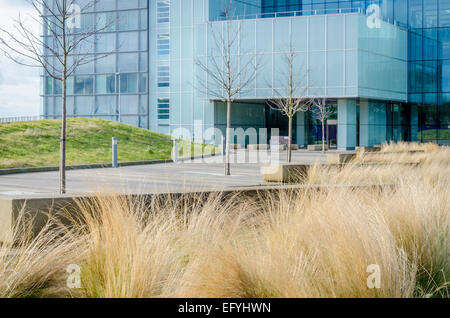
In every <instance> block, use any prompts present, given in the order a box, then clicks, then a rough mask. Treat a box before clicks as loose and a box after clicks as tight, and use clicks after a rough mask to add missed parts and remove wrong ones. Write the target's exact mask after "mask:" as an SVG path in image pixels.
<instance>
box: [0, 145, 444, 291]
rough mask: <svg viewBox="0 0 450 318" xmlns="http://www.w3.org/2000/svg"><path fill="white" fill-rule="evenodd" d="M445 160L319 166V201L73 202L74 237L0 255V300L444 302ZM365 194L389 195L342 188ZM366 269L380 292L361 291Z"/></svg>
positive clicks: (64, 232) (309, 197) (48, 237)
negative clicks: (71, 279)
mask: <svg viewBox="0 0 450 318" xmlns="http://www.w3.org/2000/svg"><path fill="white" fill-rule="evenodd" d="M448 155H449V152H448V150H445V149H439V150H432V151H431V152H426V153H425V156H426V157H425V158H424V160H423V161H422V163H421V164H420V165H417V166H405V165H400V164H396V163H393V164H383V165H368V166H358V167H357V166H356V164H351V165H348V166H347V167H345V168H344V169H341V170H333V169H323V168H320V166H315V167H313V168H312V169H311V171H310V172H309V176H308V179H309V181H310V183H315V184H318V183H322V184H325V183H326V184H332V185H333V184H334V185H336V186H335V187H329V188H322V189H321V190H317V189H312V188H311V189H309V190H295V191H280V192H278V193H269V194H268V193H267V192H264V193H260V194H259V195H258V196H256V197H251V198H250V197H245V198H243V197H237V196H233V197H225V196H220V195H210V196H206V195H203V196H194V197H192V196H182V197H175V196H166V197H164V198H161V197H159V198H158V197H155V198H153V199H148V198H146V199H145V198H143V197H133V198H130V197H123V196H108V197H106V196H100V195H99V196H97V198H96V199H94V200H91V201H80V202H78V205H79V209H80V211H81V213H80V215H78V216H74V217H73V221H72V223H71V226H70V227H63V226H57V224H56V225H55V224H54V223H55V222H53V223H52V221H49V224H51V225H53V227H50V226H48V227H47V228H46V231H44V232H41V234H39V236H38V237H37V238H35V239H32V240H31V239H30V240H25V241H22V243H21V244H19V246H18V247H16V251H17V253H15V254H12V255H11V254H10V252H11V250H10V249H9V248H8V247H3V248H2V255H1V256H0V282H1V283H0V296H3V297H30V296H42V297H44V296H48V295H58V296H63V297H67V296H69V297H257V298H259V297H449V296H450V295H449V277H450V249H449V248H450V202H449V198H450V187H449V181H450V168H449V156H448ZM386 156H388V155H386ZM366 183H390V184H393V185H395V187H394V186H392V187H384V188H374V187H360V188H356V189H355V188H353V189H351V188H349V187H343V186H339V185H342V184H366ZM24 224H26V223H24ZM25 228H26V227H25ZM18 234H19V233H17V235H18ZM23 237H27V236H26V235H25V236H23ZM56 237H58V239H55V238H56ZM68 264H78V265H79V266H80V267H81V270H82V271H81V281H82V288H81V289H77V290H70V289H68V288H67V287H66V281H65V280H66V279H67V274H66V273H65V269H66V267H67V265H68ZM373 264H376V265H378V266H379V268H380V269H381V288H380V289H376V288H375V289H371V288H369V287H368V285H367V279H368V277H369V275H370V273H368V272H367V269H368V266H370V265H373Z"/></svg>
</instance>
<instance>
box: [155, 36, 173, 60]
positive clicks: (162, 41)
mask: <svg viewBox="0 0 450 318" xmlns="http://www.w3.org/2000/svg"><path fill="white" fill-rule="evenodd" d="M157 47H158V55H169V54H170V36H169V33H160V34H158V40H157Z"/></svg>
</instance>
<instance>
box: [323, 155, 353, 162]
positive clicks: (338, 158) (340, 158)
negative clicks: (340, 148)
mask: <svg viewBox="0 0 450 318" xmlns="http://www.w3.org/2000/svg"><path fill="white" fill-rule="evenodd" d="M355 158H356V154H353V153H351V154H349V153H333V154H328V156H327V163H329V164H341V163H348V162H351V161H352V160H354V159H355Z"/></svg>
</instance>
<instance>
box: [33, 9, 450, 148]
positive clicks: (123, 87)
mask: <svg viewBox="0 0 450 318" xmlns="http://www.w3.org/2000/svg"><path fill="white" fill-rule="evenodd" d="M83 1H84V2H86V1H87V0H83ZM83 1H80V2H83ZM227 6H228V7H229V8H230V10H229V12H228V14H227V13H225V10H224V8H225V7H227ZM93 19H95V20H94V21H115V23H114V25H113V26H112V27H111V28H110V29H108V30H107V31H105V32H104V34H103V35H102V36H101V37H100V40H99V41H97V43H96V44H95V52H94V53H95V54H101V53H103V52H107V51H111V50H115V51H116V53H114V54H113V55H110V56H108V57H107V58H105V59H101V60H98V61H96V62H94V63H92V65H85V66H83V67H82V68H80V69H79V70H78V72H77V73H76V74H75V75H74V76H73V79H71V81H70V83H69V100H68V101H69V109H68V113H69V116H75V117H76V116H82V117H101V118H105V119H111V120H117V121H121V122H124V123H128V124H132V125H136V126H139V127H142V128H148V129H151V130H154V131H159V132H163V133H167V134H170V133H172V132H173V131H175V130H177V129H180V128H184V129H185V131H188V132H189V135H190V137H191V138H193V139H194V140H205V141H206V142H213V140H209V136H205V135H204V131H205V130H206V129H207V128H211V127H215V128H218V129H220V130H222V131H224V130H225V123H226V116H225V105H224V103H223V102H221V101H220V100H218V99H217V98H216V97H214V96H213V95H212V94H210V92H211V91H213V90H215V89H217V87H213V86H211V84H210V82H209V81H208V74H206V73H205V72H203V71H202V70H201V69H200V68H198V67H197V65H196V62H199V61H200V62H204V63H206V64H207V63H208V60H209V59H210V58H211V56H212V55H220V53H217V52H214V47H213V42H214V41H213V40H212V38H211V34H212V32H211V30H216V32H217V31H218V32H219V33H218V34H221V32H223V31H224V30H225V29H226V28H228V27H230V25H231V28H233V29H235V30H238V32H239V36H238V39H239V40H238V42H237V43H238V44H237V45H236V47H235V48H234V49H233V56H234V58H235V59H236V60H237V61H239V62H238V63H237V64H238V65H241V64H242V65H245V64H246V61H247V60H248V59H249V58H252V59H253V58H254V59H255V61H258V62H259V65H260V66H259V67H258V69H257V71H256V76H255V78H254V80H252V81H251V83H249V85H248V86H247V87H246V89H245V90H243V91H242V92H240V94H239V95H238V96H236V98H235V101H234V103H233V106H232V126H233V127H234V128H242V129H244V130H246V129H249V128H254V129H256V130H258V129H259V128H268V129H269V131H270V128H279V129H280V134H281V135H285V134H287V120H286V118H284V117H283V116H281V114H280V113H279V112H276V111H274V110H272V109H271V108H270V107H268V105H267V100H268V99H270V98H276V97H278V95H277V93H276V92H280V91H283V90H284V89H285V88H286V87H283V85H284V84H283V80H281V79H280V76H279V75H280V74H281V73H283V72H282V70H283V69H285V68H286V65H285V61H284V59H283V56H284V55H285V54H286V52H287V51H289V50H292V49H293V50H294V51H295V54H296V63H297V65H299V66H301V67H303V68H305V69H307V78H306V82H305V84H304V85H305V89H306V92H307V95H308V96H310V97H320V98H326V100H327V103H329V104H330V105H332V106H334V107H335V109H336V112H335V114H334V115H333V116H332V119H334V120H335V121H336V122H337V129H327V132H329V136H328V137H329V139H330V140H334V141H335V142H336V144H337V146H338V147H339V148H341V149H353V148H354V147H356V146H358V145H359V146H372V145H375V144H380V143H383V142H385V141H389V140H394V141H401V140H405V141H416V140H418V141H423V142H425V141H435V142H438V143H440V144H449V143H450V121H449V114H450V0H367V1H363V0H358V1H355V0H352V1H350V0H346V1H344V0H340V1H338V0H101V1H100V3H99V5H97V6H96V7H94V8H92V12H89V13H87V14H83V17H82V23H81V26H80V27H81V28H83V27H84V25H89V23H92V21H93ZM44 36H45V32H44ZM202 80H204V82H205V83H208V84H207V85H206V86H207V87H206V89H203V87H202V88H201V87H200V85H199V81H202ZM42 83H43V91H42V115H44V116H45V117H46V118H57V117H58V116H60V114H61V111H60V106H59V105H60V102H59V101H60V99H61V88H60V87H59V86H58V85H57V82H54V81H53V80H51V79H50V78H48V77H45V76H44V75H43V80H42ZM330 122H331V121H330ZM199 126H200V129H199ZM332 128H333V127H332ZM320 129H321V128H320V125H319V124H318V122H317V120H316V119H315V118H314V116H313V115H312V114H311V113H299V114H298V115H297V117H296V119H295V125H294V142H295V143H297V144H299V145H300V146H303V145H307V144H310V143H314V142H316V141H318V140H319V139H320V138H321V132H320ZM334 132H335V133H334ZM247 142H248V141H247Z"/></svg>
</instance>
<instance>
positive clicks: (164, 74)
mask: <svg viewBox="0 0 450 318" xmlns="http://www.w3.org/2000/svg"><path fill="white" fill-rule="evenodd" d="M169 86H170V73H169V66H158V87H169Z"/></svg>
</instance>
